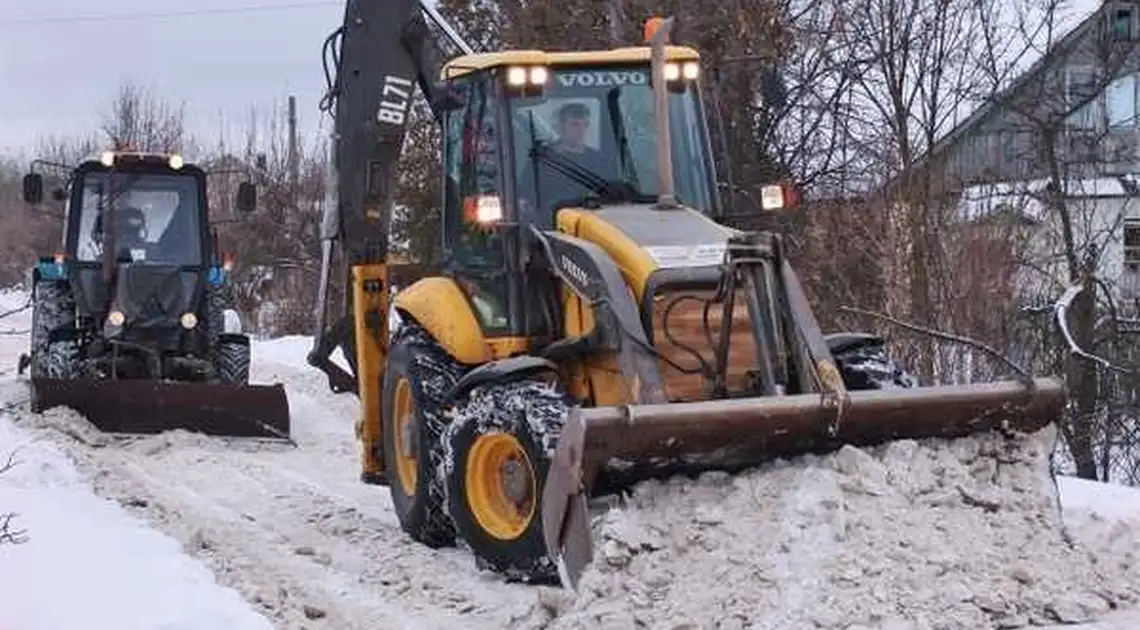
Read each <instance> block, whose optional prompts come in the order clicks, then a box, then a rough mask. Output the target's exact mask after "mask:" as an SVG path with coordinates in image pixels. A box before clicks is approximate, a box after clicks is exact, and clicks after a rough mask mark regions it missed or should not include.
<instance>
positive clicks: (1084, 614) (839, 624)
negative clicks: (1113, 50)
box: [529, 430, 1140, 630]
mask: <svg viewBox="0 0 1140 630" xmlns="http://www.w3.org/2000/svg"><path fill="white" fill-rule="evenodd" d="M1053 442H1054V432H1053V431H1052V430H1045V431H1042V432H1041V433H1040V434H1038V435H1035V436H1031V437H1028V438H1024V439H1021V440H1007V439H1004V438H1002V437H1000V436H995V435H986V436H978V437H974V438H970V439H964V440H956V441H945V440H937V441H924V442H922V443H919V442H915V441H900V442H895V443H892V444H889V445H886V446H882V447H879V448H876V449H868V450H860V449H857V448H854V447H844V448H843V449H842V450H840V451H838V452H836V453H834V454H831V455H828V456H825V457H814V456H808V457H804V458H800V459H797V460H794V461H793V462H784V461H781V462H776V463H774V464H772V465H770V466H766V467H764V468H762V469H759V470H756V471H753V472H751V473H747V474H743V475H739V476H737V477H729V476H727V475H723V474H707V475H705V476H703V477H702V478H701V479H700V480H697V481H693V480H688V479H673V480H670V481H668V482H647V483H644V484H641V485H640V486H639V487H638V488H637V489H636V493H635V495H634V497H633V498H631V499H630V501H629V503H630V505H629V506H628V508H627V509H616V510H611V511H610V512H608V513H607V514H605V515H604V516H602V517H601V518H600V519H599V520H598V522H597V523H596V525H595V527H596V530H595V543H596V545H597V548H596V553H595V560H594V563H593V564H592V565H591V567H590V568H589V569H588V570H587V573H586V574H585V575H584V577H583V580H582V583H581V586H580V593H579V595H578V597H577V599H576V601H572V600H569V599H565V598H562V599H559V598H551V597H548V596H544V600H546V601H543V602H541V603H540V605H538V606H536V610H535V611H534V613H533V614H532V617H531V619H530V620H529V621H530V622H531V624H532V626H538V627H546V628H549V629H551V630H554V629H578V628H582V629H585V628H609V627H612V628H633V627H649V628H656V627H663V628H692V629H694V630H695V629H696V628H717V629H727V628H803V629H809V628H843V629H847V630H855V629H857V628H864V627H866V628H880V627H881V628H915V629H926V628H930V629H934V628H938V629H943V630H956V629H962V630H966V629H970V630H979V629H983V628H1017V627H1022V626H1026V625H1041V624H1051V623H1058V622H1062V623H1079V622H1084V621H1088V620H1092V619H1094V618H1096V617H1098V616H1100V615H1102V614H1103V613H1106V612H1108V611H1109V610H1111V609H1113V608H1116V607H1118V606H1120V607H1127V606H1130V605H1133V604H1134V603H1135V601H1136V600H1137V598H1138V596H1140V573H1138V572H1137V566H1136V564H1135V561H1134V558H1133V555H1132V554H1133V553H1134V551H1131V550H1135V549H1136V548H1137V547H1136V538H1135V537H1134V536H1128V535H1126V534H1127V532H1126V531H1125V530H1124V529H1118V530H1116V534H1117V535H1118V536H1117V538H1116V539H1115V544H1116V545H1117V546H1116V548H1114V549H1111V550H1107V549H1106V550H1103V551H1107V552H1109V553H1100V554H1098V553H1094V552H1093V551H1092V550H1090V549H1088V548H1087V547H1085V546H1083V545H1081V544H1070V543H1069V542H1068V538H1067V535H1066V533H1065V531H1064V525H1063V523H1062V521H1061V516H1060V510H1059V507H1060V505H1059V497H1058V495H1057V488H1056V486H1055V485H1054V484H1053V482H1052V481H1051V479H1050V475H1049V472H1048V471H1049V462H1048V454H1049V453H1050V452H1051V450H1052V446H1053ZM1043 481H1045V482H1046V485H1045V486H1044V487H1043V486H1042V482H1043ZM1098 556H1103V557H1104V558H1106V559H1108V558H1111V562H1100V561H1098ZM552 599H554V600H555V601H549V600H552ZM551 617H553V619H551ZM662 624H664V625H662Z"/></svg>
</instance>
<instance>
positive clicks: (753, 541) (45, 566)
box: [0, 293, 1140, 630]
mask: <svg viewBox="0 0 1140 630" xmlns="http://www.w3.org/2000/svg"><path fill="white" fill-rule="evenodd" d="M25 299H26V298H25V297H24V296H22V295H20V294H18V293H8V294H0V311H4V310H7V307H9V306H13V305H17V306H18V305H19V304H21V303H22V302H23V301H24V300H25ZM28 319H29V317H28V313H27V311H25V312H22V313H19V314H17V315H14V316H11V317H8V318H5V319H0V361H7V364H6V365H7V366H9V367H8V369H7V370H3V369H2V368H0V405H4V408H5V409H6V410H7V411H5V412H4V415H3V417H0V455H3V454H5V453H7V452H9V451H11V450H12V449H13V448H18V451H17V457H16V458H17V460H18V462H19V464H18V465H17V466H16V467H15V468H13V469H12V470H11V471H9V472H7V473H6V474H4V475H2V476H0V513H3V512H7V511H14V512H18V515H17V517H16V519H15V524H16V526H17V527H19V528H21V529H24V530H26V535H27V537H28V540H27V541H26V542H24V543H23V544H19V545H11V544H8V545H0V629H2V630H48V629H52V630H54V629H57V628H70V627H85V628H91V629H93V630H102V629H104V628H106V629H108V630H110V629H111V628H114V629H116V630H123V629H126V630H134V629H139V630H143V629H146V630H150V629H158V628H163V629H178V630H182V629H187V630H189V629H198V628H202V629H213V628H233V629H236V630H247V629H249V630H252V629H262V628H279V629H287V630H292V629H300V628H309V629H313V628H330V629H331V628H336V629H338V630H340V629H345V630H351V629H356V628H361V629H363V628H375V627H391V628H409V629H416V628H441V627H462V628H472V629H481V628H507V627H510V628H532V629H535V630H537V629H539V628H545V629H548V630H556V629H578V628H582V629H585V628H639V627H644V628H654V629H655V628H662V629H665V630H680V629H682V628H688V629H697V628H700V629H704V628H708V629H713V628H716V629H727V628H756V629H767V628H787V629H791V630H798V629H801V628H803V629H811V628H837V629H844V630H859V629H862V628H888V629H892V630H896V629H902V628H912V629H915V630H920V629H927V628H930V629H934V628H941V629H946V630H953V629H959V628H962V629H965V628H970V629H972V630H974V629H984V628H1017V627H1027V626H1034V627H1051V626H1049V624H1057V623H1067V624H1077V623H1080V625H1066V626H1065V627H1066V628H1080V629H1084V630H1124V629H1125V628H1128V629H1134V628H1138V627H1140V615H1138V614H1136V613H1133V612H1129V610H1130V609H1133V608H1136V607H1138V606H1140V601H1138V600H1140V563H1137V562H1136V558H1135V556H1136V552H1137V550H1140V541H1138V539H1137V534H1136V533H1134V531H1136V532H1140V528H1138V527H1137V525H1140V491H1138V490H1134V489H1131V488H1122V487H1113V486H1106V485H1104V484H1098V483H1093V482H1086V481H1081V480H1074V479H1064V478H1062V479H1058V480H1057V484H1056V485H1054V483H1053V481H1052V480H1051V479H1050V478H1049V476H1048V475H1047V474H1046V471H1047V470H1048V461H1047V455H1046V453H1048V452H1049V449H1050V448H1051V447H1052V439H1053V438H1052V435H1051V434H1050V432H1049V431H1045V432H1042V433H1041V434H1039V435H1036V436H1032V437H1031V438H1026V439H1022V440H1017V441H1008V440H1006V439H1004V438H1001V437H998V436H983V437H980V438H976V439H970V440H960V441H956V442H953V443H940V442H937V441H931V442H923V443H917V442H906V441H904V442H899V443H895V444H891V445H888V446H884V447H880V448H877V449H855V448H845V449H843V450H841V451H839V452H837V453H834V454H831V455H828V456H824V457H805V458H799V459H796V460H791V461H780V462H775V463H773V464H771V465H768V466H765V467H763V468H760V469H757V470H756V471H753V472H750V473H746V474H743V475H738V476H736V477H728V476H726V475H721V474H708V475H706V476H704V477H702V478H701V479H699V480H688V479H686V480H680V479H675V480H671V481H669V482H649V483H645V484H642V485H641V486H639V487H638V489H637V492H636V494H635V495H634V497H633V498H632V499H630V500H629V501H628V503H627V504H626V505H615V506H613V507H611V509H609V510H606V511H604V512H603V513H600V514H599V516H598V518H597V519H596V523H595V529H596V537H595V540H596V543H597V545H596V559H595V562H594V564H593V565H592V566H591V567H590V568H589V569H588V570H587V573H586V575H585V576H584V579H583V583H582V585H581V589H580V593H579V594H578V595H577V596H574V595H573V594H572V593H570V592H568V591H563V590H561V589H555V588H546V587H532V586H524V585H519V584H508V583H505V582H504V581H503V580H502V579H500V578H499V577H498V576H495V575H493V574H488V573H486V572H481V571H478V570H477V569H476V568H475V565H474V562H473V560H472V558H471V557H470V555H469V554H468V553H467V552H466V551H464V550H462V549H443V550H431V549H428V548H426V547H423V546H422V545H418V544H415V543H413V542H411V541H410V540H409V539H408V538H407V537H406V536H405V535H404V534H403V533H402V532H401V531H400V528H399V525H398V523H397V521H396V518H395V515H394V514H393V513H392V511H391V504H390V502H389V498H388V490H387V489H386V488H382V487H376V486H367V485H364V484H362V483H360V482H359V480H358V474H359V471H358V469H357V465H358V462H357V451H356V444H355V442H354V438H353V432H352V426H353V421H354V419H355V417H356V413H357V404H356V399H355V398H354V397H352V396H350V395H344V394H342V395H336V394H332V393H330V392H329V391H328V389H327V387H326V382H325V380H324V377H323V375H322V374H320V373H319V372H317V371H316V370H313V369H311V368H309V367H307V366H306V364H305V362H304V355H305V353H306V352H307V351H308V346H309V340H308V339H307V338H300V337H289V338H282V339H276V340H270V341H259V342H255V344H254V375H253V376H254V380H255V381H257V382H264V383H269V382H283V383H285V384H286V389H287V392H288V395H289V402H290V407H291V411H292V414H293V426H294V439H295V440H296V442H297V446H296V447H293V446H289V445H284V444H269V443H264V442H254V441H242V440H227V439H218V438H207V437H203V436H198V435H194V434H190V433H185V432H170V433H167V434H164V435H159V436H151V437H144V438H135V439H130V440H124V439H112V438H111V437H109V436H106V435H103V434H100V433H98V432H97V431H94V430H93V428H92V427H90V426H89V425H87V424H86V423H85V421H84V420H83V419H82V418H81V417H79V416H78V415H77V414H75V413H73V412H71V411H70V410H65V409H54V410H50V411H49V412H47V413H44V414H42V415H33V414H30V413H29V412H28V411H27V403H26V399H27V392H26V384H25V383H24V382H23V377H16V375H15V364H16V357H17V356H18V355H19V353H21V352H24V351H26V347H27V339H26V335H25V334H23V333H22V331H24V330H26V329H27V327H28ZM5 328H9V330H7V331H5V330H4V329H5ZM5 332H11V333H15V334H4V333H5ZM2 462H3V460H2V459H0V464H2ZM1058 491H1059V492H1058ZM1060 504H1063V505H1064V507H1065V510H1064V513H1063V520H1062V512H1061V511H1060V510H1059V509H1058V506H1059V505H1060ZM61 602H66V604H62V605H61ZM1081 622H1093V623H1087V624H1086V623H1081Z"/></svg>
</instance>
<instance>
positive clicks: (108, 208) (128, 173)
mask: <svg viewBox="0 0 1140 630" xmlns="http://www.w3.org/2000/svg"><path fill="white" fill-rule="evenodd" d="M208 234H209V232H208V215H207V212H206V176H205V173H204V172H203V171H202V170H201V169H200V168H198V167H197V166H193V165H185V164H183V162H182V158H181V157H180V156H177V155H171V156H163V155H147V154H128V153H118V154H116V153H112V152H108V153H107V154H105V155H104V156H102V157H101V158H100V160H99V161H95V160H89V161H87V162H84V163H83V164H80V165H79V167H78V168H77V169H76V170H75V172H74V175H73V180H72V185H71V194H70V199H69V204H68V221H67V233H66V234H65V236H64V244H65V251H66V252H67V253H68V255H69V256H70V257H71V258H72V259H73V260H75V261H76V263H78V264H81V265H92V266H99V265H101V264H104V263H107V262H111V263H129V264H132V265H137V266H147V267H151V266H168V267H188V268H199V267H201V266H202V265H203V264H204V262H205V261H207V259H208V257H209V255H210V252H209V239H208V237H207V236H208ZM108 248H112V249H113V251H108Z"/></svg>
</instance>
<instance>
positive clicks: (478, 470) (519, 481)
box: [464, 433, 537, 540]
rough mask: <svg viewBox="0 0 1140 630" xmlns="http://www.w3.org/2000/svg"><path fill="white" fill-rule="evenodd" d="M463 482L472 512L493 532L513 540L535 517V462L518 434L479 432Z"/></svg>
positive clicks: (501, 538)
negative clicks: (532, 461) (520, 441)
mask: <svg viewBox="0 0 1140 630" xmlns="http://www.w3.org/2000/svg"><path fill="white" fill-rule="evenodd" d="M464 482H465V483H464V485H465V487H466V489H467V505H468V507H469V508H470V509H471V515H472V516H473V517H474V518H475V521H476V522H477V523H478V524H479V526H480V527H481V528H482V529H483V530H484V531H485V532H487V533H488V534H490V535H491V536H493V537H495V538H498V539H499V540H513V539H515V538H518V537H519V536H521V535H522V534H523V532H525V531H526V529H527V527H528V526H529V525H530V523H531V521H532V520H533V519H534V513H535V495H536V494H537V489H536V487H537V481H536V480H535V474H534V466H533V465H531V461H530V457H528V456H527V453H526V450H525V449H524V448H523V446H522V444H520V443H519V441H518V440H517V439H516V438H515V436H513V435H509V434H506V433H492V434H489V435H481V436H479V437H478V438H477V439H476V440H475V443H474V444H472V445H471V449H470V450H469V451H468V454H467V467H466V470H465V471H464Z"/></svg>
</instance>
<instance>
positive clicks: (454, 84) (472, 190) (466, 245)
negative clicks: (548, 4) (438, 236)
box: [442, 46, 718, 336]
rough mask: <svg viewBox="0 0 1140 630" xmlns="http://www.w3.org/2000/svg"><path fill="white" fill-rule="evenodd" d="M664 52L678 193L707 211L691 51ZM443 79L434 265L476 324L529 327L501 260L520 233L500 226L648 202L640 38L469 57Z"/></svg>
mask: <svg viewBox="0 0 1140 630" xmlns="http://www.w3.org/2000/svg"><path fill="white" fill-rule="evenodd" d="M666 59H667V68H666V80H667V82H668V87H669V97H668V98H669V100H670V103H669V118H670V120H669V123H670V124H669V128H670V135H671V139H672V142H671V147H672V163H673V171H674V173H673V175H674V182H675V186H676V194H677V197H678V200H679V201H680V202H681V203H682V204H684V205H685V206H688V207H690V208H693V209H696V210H698V211H700V212H701V213H704V214H706V215H715V214H716V213H717V212H718V207H717V204H718V197H717V195H716V188H715V173H714V172H713V159H712V150H711V143H710V140H709V134H708V128H707V125H706V121H705V115H704V111H703V106H702V100H701V93H700V88H699V85H698V79H699V77H700V67H699V55H698V53H697V52H696V51H695V50H693V49H691V48H687V47H681V46H670V47H668V48H667V51H666ZM443 78H444V80H445V81H446V82H447V83H448V85H449V87H450V88H451V89H452V90H453V91H455V92H456V93H457V94H458V95H459V96H460V100H461V102H462V105H461V106H460V107H458V108H455V109H452V110H450V111H448V112H447V113H446V114H445V117H444V122H443V134H442V135H443V154H444V155H443V157H444V159H443V164H444V169H443V170H444V173H443V180H444V181H443V190H444V202H443V229H442V232H443V252H444V261H445V264H444V268H445V270H446V272H447V273H449V274H450V275H453V276H455V277H456V278H457V279H458V280H459V281H460V282H461V284H462V285H463V286H464V287H465V288H466V289H467V291H468V294H469V297H470V299H471V302H472V305H473V306H474V308H475V311H476V313H477V315H478V317H479V318H480V320H481V323H482V325H483V328H484V332H485V333H486V334H488V335H492V336H511V335H529V334H531V333H533V332H534V326H533V322H534V321H535V316H534V315H533V314H532V315H528V313H527V309H528V306H527V305H526V304H524V302H527V301H528V300H526V299H525V297H524V292H523V289H522V287H521V279H520V278H519V277H518V276H519V274H515V273H508V270H507V268H508V266H509V262H510V259H511V258H512V255H511V253H512V252H513V251H517V246H518V244H519V243H518V241H517V240H514V241H512V240H510V239H509V237H508V236H507V235H508V233H509V232H511V231H509V230H504V229H502V228H503V227H504V226H509V225H512V224H518V225H521V226H524V229H525V226H528V225H534V226H537V227H539V228H540V229H547V230H550V229H555V227H556V223H557V212H558V210H559V209H560V208H564V207H587V208H590V207H600V206H604V205H629V204H637V205H645V206H646V207H647V209H648V206H649V205H650V204H652V203H654V202H655V201H656V199H657V194H658V192H659V190H658V173H657V168H658V156H657V130H656V127H655V119H654V105H653V86H652V73H651V70H650V58H649V48H647V47H642V48H627V49H617V50H610V51H597V52H565V53H545V52H540V51H507V52H499V53H487V54H477V55H468V56H464V57H459V58H457V59H454V60H452V61H451V62H450V63H449V64H448V65H447V66H446V67H445V68H444V70H443ZM513 233H514V235H515V238H516V239H517V238H519V237H518V235H519V233H520V231H514V232H513ZM528 322H530V323H528Z"/></svg>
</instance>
